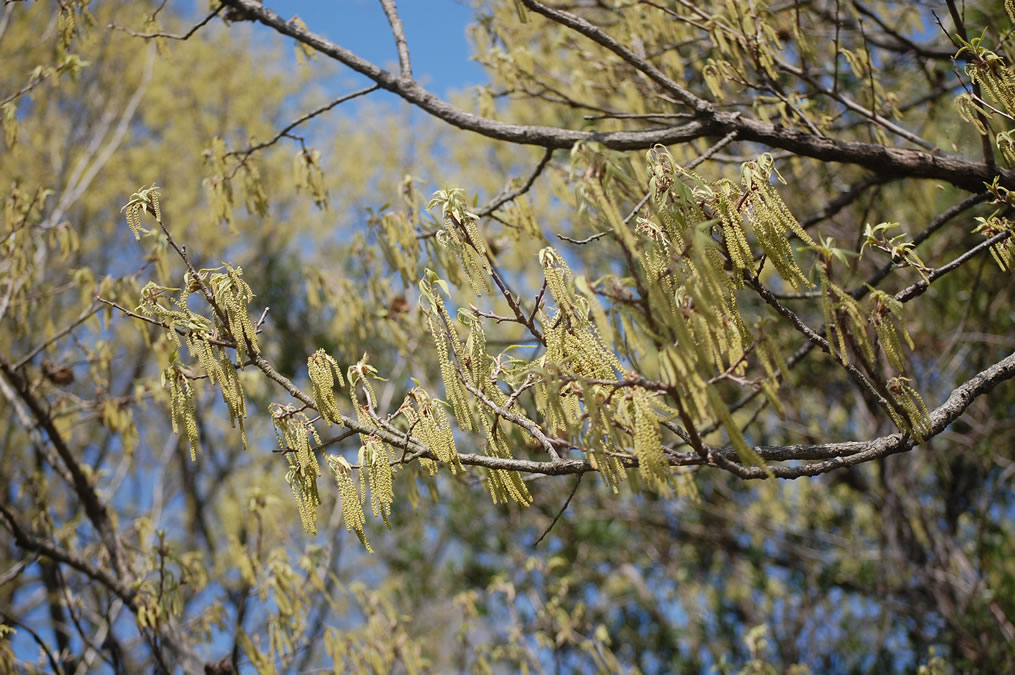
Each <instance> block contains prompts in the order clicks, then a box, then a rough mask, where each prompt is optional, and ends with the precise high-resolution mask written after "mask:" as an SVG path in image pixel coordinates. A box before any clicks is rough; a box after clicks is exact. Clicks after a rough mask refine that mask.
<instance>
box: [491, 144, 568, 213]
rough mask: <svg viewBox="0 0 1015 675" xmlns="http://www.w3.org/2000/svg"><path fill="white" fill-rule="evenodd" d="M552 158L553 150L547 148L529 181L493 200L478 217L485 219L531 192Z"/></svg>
mask: <svg viewBox="0 0 1015 675" xmlns="http://www.w3.org/2000/svg"><path fill="white" fill-rule="evenodd" d="M551 157H553V148H547V149H546V152H545V153H543V158H542V159H541V160H539V164H537V165H536V168H535V169H533V170H532V173H531V174H529V177H528V179H527V180H526V181H525V183H524V184H523V185H522V186H521V187H519V188H515V189H514V190H511V191H510V192H508V193H507V194H506V195H504V196H502V197H497V198H496V199H493V200H491V201H490V203H489V204H487V205H486V206H484V207H483V208H481V209H480V210H479V211H477V212H476V215H477V216H479V217H480V218H485V217H486V216H488V215H490V214H491V213H493V212H494V211H496V210H497V209H499V208H500V207H502V206H504V205H505V204H507V203H508V202H510V201H512V200H514V199H518V198H519V197H521V196H522V195H524V194H525V193H526V192H528V191H529V190H531V189H532V185H533V183H535V182H536V179H537V178H539V175H540V174H541V173H543V169H545V168H546V165H547V164H549V163H550V158H551Z"/></svg>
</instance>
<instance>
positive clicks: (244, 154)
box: [225, 84, 380, 178]
mask: <svg viewBox="0 0 1015 675" xmlns="http://www.w3.org/2000/svg"><path fill="white" fill-rule="evenodd" d="M378 89H380V85H378V84H375V85H373V86H370V87H366V88H365V89H360V90H359V91H354V92H352V93H351V94H346V95H345V96H339V97H338V98H336V99H335V100H334V101H332V102H331V103H328V104H327V105H323V106H321V107H320V108H317V109H316V110H312V111H311V112H308V113H307V114H306V115H304V116H303V117H300V118H298V119H296V120H293V121H292V122H290V123H289V125H288V126H286V127H285V128H284V129H282V131H280V132H278V133H277V134H276V135H275V137H274V138H272V139H271V140H270V141H264V142H263V143H257V144H256V145H252V146H250V147H249V148H247V149H245V150H233V151H232V152H227V153H226V155H225V156H226V157H235V156H237V155H238V156H239V157H240V158H239V160H238V161H239V163H238V164H237V165H236V167H235V168H233V172H232V173H231V174H230V176H229V177H230V178H232V177H233V176H235V175H236V172H237V171H238V170H239V168H240V166H242V165H243V164H244V162H246V161H247V158H248V157H250V155H252V154H253V153H255V152H257V151H258V150H263V149H264V148H267V147H269V146H271V145H275V144H276V143H278V142H279V141H280V140H282V139H283V138H285V137H286V136H288V135H289V132H290V131H292V130H293V129H295V128H296V127H298V126H299V125H301V124H303V123H304V122H306V121H308V120H311V119H313V118H315V117H317V116H318V115H320V114H322V113H326V112H328V111H329V110H331V109H332V108H334V107H335V106H337V105H339V104H342V103H345V102H346V101H350V100H352V99H354V98H358V97H360V96H365V95H366V94H369V93H370V92H373V91H377V90H378Z"/></svg>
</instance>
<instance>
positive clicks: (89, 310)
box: [13, 301, 99, 370]
mask: <svg viewBox="0 0 1015 675" xmlns="http://www.w3.org/2000/svg"><path fill="white" fill-rule="evenodd" d="M97 311H99V306H98V305H97V304H96V303H95V301H92V303H91V304H90V305H88V307H86V308H85V311H83V312H81V314H80V315H79V316H78V318H76V319H74V321H72V322H71V323H70V324H68V325H67V326H66V327H65V328H64V329H63V330H61V331H59V332H58V333H57V334H56V335H54V336H53V337H51V338H49V339H48V340H46V341H45V342H43V343H42V344H40V345H39V346H38V347H36V348H35V349H33V350H32V351H30V352H28V353H27V354H25V355H24V356H22V357H21V359H19V360H18V361H16V362H15V363H14V366H13V368H14V370H20V369H21V368H22V367H24V365H25V364H26V363H28V362H29V361H31V360H32V359H33V358H35V356H36V354H38V353H39V352H41V351H43V350H44V349H46V348H47V347H49V346H50V345H51V344H53V343H54V342H56V341H58V340H61V339H63V338H64V337H66V336H67V334H68V333H70V332H71V331H72V330H74V329H75V328H77V327H78V326H80V325H81V324H83V323H84V322H85V321H88V319H89V318H91V316H92V315H93V314H95V313H96V312H97Z"/></svg>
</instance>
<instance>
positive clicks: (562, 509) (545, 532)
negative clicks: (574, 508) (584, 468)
mask: <svg viewBox="0 0 1015 675" xmlns="http://www.w3.org/2000/svg"><path fill="white" fill-rule="evenodd" d="M584 475H585V474H583V473H580V474H578V478H577V479H576V480H575V482H574V487H572V488H571V494H569V495H568V496H567V499H566V500H564V505H563V506H561V507H560V511H558V512H557V515H556V516H554V517H553V520H552V521H550V524H549V526H547V528H546V529H545V530H543V533H542V534H541V535H539V538H538V539H536V540H535V541H534V542H532V548H535V547H537V546H539V542H541V541H543V539H544V538H545V537H546V535H548V534H550V530H552V529H553V526H554V525H556V524H557V521H558V520H560V517H561V516H563V515H564V512H565V511H567V507H568V505H569V504H570V503H571V500H572V499H574V495H575V493H576V492H578V486H579V485H581V483H582V477H583V476H584Z"/></svg>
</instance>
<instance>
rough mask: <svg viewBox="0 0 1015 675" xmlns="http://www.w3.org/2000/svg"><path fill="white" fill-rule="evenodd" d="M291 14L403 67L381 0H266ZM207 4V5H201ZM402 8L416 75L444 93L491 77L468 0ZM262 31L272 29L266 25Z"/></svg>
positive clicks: (409, 3)
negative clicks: (474, 38)
mask: <svg viewBox="0 0 1015 675" xmlns="http://www.w3.org/2000/svg"><path fill="white" fill-rule="evenodd" d="M265 6H267V7H269V8H271V9H272V10H273V11H275V12H276V13H278V14H279V15H281V16H283V17H285V18H291V17H293V16H299V17H300V18H301V19H303V21H304V23H306V24H307V26H308V27H309V28H310V30H312V31H314V32H315V33H318V34H321V35H323V36H324V37H327V38H328V39H329V40H331V41H332V42H334V43H336V44H339V45H341V46H343V47H345V48H346V49H350V50H352V51H353V52H355V53H356V54H358V55H360V56H361V57H363V58H365V59H368V60H370V61H372V62H373V63H375V64H377V65H379V66H381V67H385V68H389V69H392V70H396V71H397V69H398V55H397V52H396V51H395V42H394V40H393V39H392V37H391V29H390V27H389V26H388V21H387V18H386V17H385V16H384V11H383V10H382V9H381V3H380V2H378V0H265ZM201 9H203V5H202V6H201ZM398 12H399V15H400V16H401V17H402V23H403V25H404V26H405V33H406V40H407V41H408V43H409V51H410V54H411V57H412V69H413V74H414V75H415V77H416V79H417V80H419V81H420V82H421V83H422V84H423V85H424V86H425V87H427V88H428V89H430V90H431V91H432V92H434V93H435V94H437V95H438V96H442V97H444V96H446V95H447V93H448V92H449V91H452V90H456V89H465V88H467V87H470V86H475V85H477V84H482V83H484V82H485V81H486V77H485V74H484V72H483V69H482V68H481V67H480V66H479V64H477V63H476V62H474V61H471V60H470V59H469V57H470V55H471V47H470V45H469V40H468V37H467V35H466V26H468V24H470V23H472V17H473V10H472V8H471V7H469V5H468V4H467V3H466V2H464V1H462V0H400V2H398ZM257 30H258V32H259V33H260V34H264V35H268V34H270V31H269V30H268V29H265V28H263V27H260V28H258V29H257Z"/></svg>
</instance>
